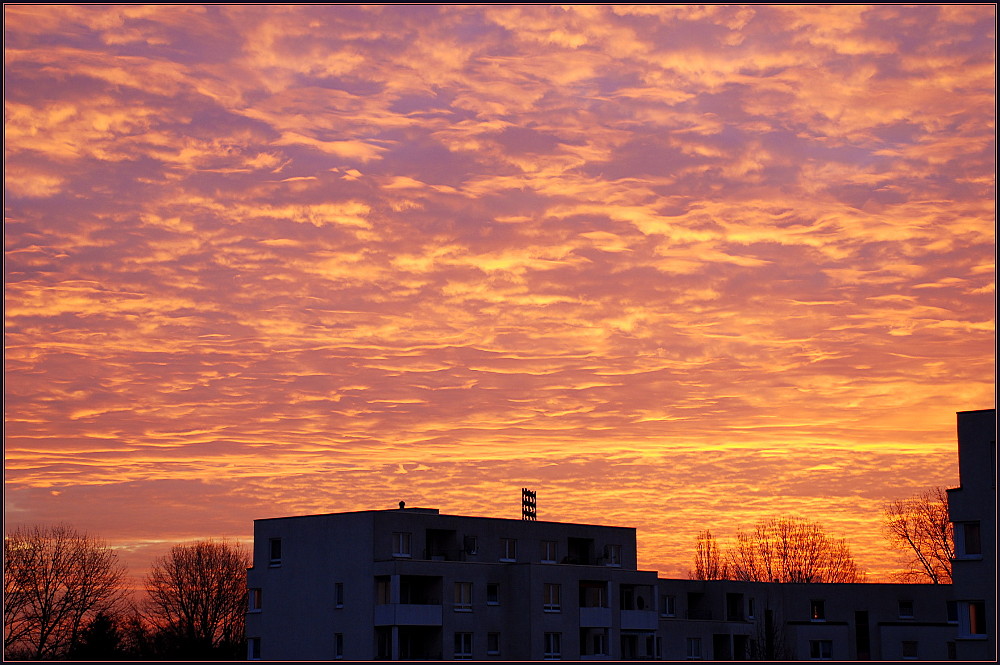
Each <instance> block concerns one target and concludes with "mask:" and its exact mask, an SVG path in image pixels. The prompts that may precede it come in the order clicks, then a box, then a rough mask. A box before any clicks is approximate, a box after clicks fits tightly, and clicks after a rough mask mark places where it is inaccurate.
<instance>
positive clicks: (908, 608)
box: [899, 600, 913, 619]
mask: <svg viewBox="0 0 1000 665" xmlns="http://www.w3.org/2000/svg"><path fill="white" fill-rule="evenodd" d="M899 618H900V619H912V618H913V601H912V600H901V601H899Z"/></svg>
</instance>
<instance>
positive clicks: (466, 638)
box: [455, 633, 472, 659]
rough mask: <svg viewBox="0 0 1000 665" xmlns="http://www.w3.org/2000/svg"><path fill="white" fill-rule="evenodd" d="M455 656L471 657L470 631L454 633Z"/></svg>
mask: <svg viewBox="0 0 1000 665" xmlns="http://www.w3.org/2000/svg"><path fill="white" fill-rule="evenodd" d="M455 658H458V659H469V658H472V633H455Z"/></svg>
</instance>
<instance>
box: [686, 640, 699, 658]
mask: <svg viewBox="0 0 1000 665" xmlns="http://www.w3.org/2000/svg"><path fill="white" fill-rule="evenodd" d="M687 657H688V659H690V660H700V659H701V638H700V637H689V638H687Z"/></svg>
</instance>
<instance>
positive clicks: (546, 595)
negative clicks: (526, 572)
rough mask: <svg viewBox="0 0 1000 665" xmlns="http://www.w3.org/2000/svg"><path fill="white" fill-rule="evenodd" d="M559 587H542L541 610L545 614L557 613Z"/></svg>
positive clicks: (554, 585) (549, 585)
mask: <svg viewBox="0 0 1000 665" xmlns="http://www.w3.org/2000/svg"><path fill="white" fill-rule="evenodd" d="M559 592H560V585H558V584H548V583H546V584H545V585H544V587H543V601H542V609H543V610H545V611H546V612H558V611H559V610H560V608H561V606H562V605H561V603H560V601H559V595H560V594H559Z"/></svg>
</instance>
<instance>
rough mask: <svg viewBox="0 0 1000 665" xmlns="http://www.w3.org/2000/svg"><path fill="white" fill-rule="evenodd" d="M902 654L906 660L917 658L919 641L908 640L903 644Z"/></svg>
mask: <svg viewBox="0 0 1000 665" xmlns="http://www.w3.org/2000/svg"><path fill="white" fill-rule="evenodd" d="M901 650H902V655H903V658H905V659H906V660H916V659H917V643H916V642H911V641H906V642H903V645H902V648H901Z"/></svg>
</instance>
